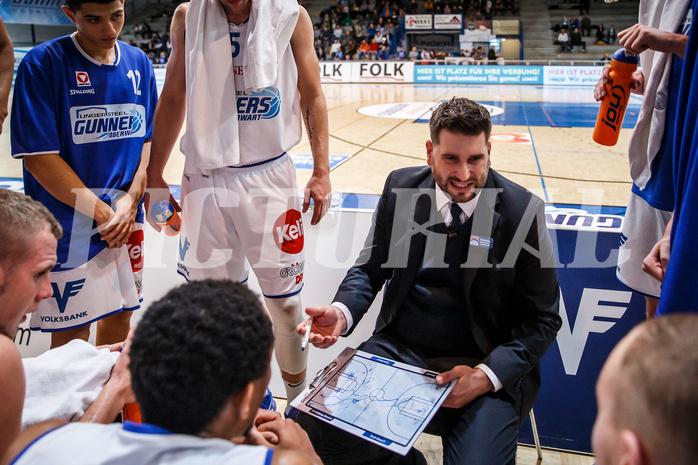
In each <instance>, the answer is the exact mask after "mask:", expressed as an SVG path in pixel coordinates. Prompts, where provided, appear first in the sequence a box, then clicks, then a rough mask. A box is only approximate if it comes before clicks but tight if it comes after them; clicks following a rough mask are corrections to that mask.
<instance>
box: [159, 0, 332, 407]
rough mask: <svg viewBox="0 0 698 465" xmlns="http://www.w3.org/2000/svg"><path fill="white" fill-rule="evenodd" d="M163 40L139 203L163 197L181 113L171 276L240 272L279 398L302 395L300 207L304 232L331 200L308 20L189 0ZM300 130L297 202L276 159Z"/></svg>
mask: <svg viewBox="0 0 698 465" xmlns="http://www.w3.org/2000/svg"><path fill="white" fill-rule="evenodd" d="M185 29H186V34H185ZM171 37H172V54H171V56H170V61H169V63H168V66H167V76H166V79H165V84H164V88H163V90H162V94H161V97H160V101H159V103H158V107H157V110H156V112H155V125H154V132H153V149H152V156H151V161H150V165H149V167H148V191H149V195H151V196H152V197H151V199H150V203H152V201H154V200H155V198H156V196H158V198H167V196H168V195H169V189H168V185H167V183H166V182H165V180H164V178H163V170H164V168H165V165H166V163H167V160H168V158H169V155H170V152H171V151H172V148H173V146H174V144H175V142H176V140H177V138H178V136H179V134H180V130H181V128H182V125H183V123H184V121H185V115H186V134H185V136H184V138H183V139H182V143H181V148H182V151H183V152H184V154H185V157H186V158H185V165H184V173H183V178H182V200H181V201H182V228H181V232H180V234H179V251H178V252H179V253H178V270H177V271H178V272H179V273H180V274H181V275H183V276H184V277H185V278H186V279H187V280H200V279H205V278H217V279H220V278H229V279H232V280H234V281H240V282H245V281H246V280H247V278H248V274H249V270H248V263H249V265H251V267H252V269H253V270H254V272H255V275H256V277H257V280H258V282H259V284H260V287H261V289H262V292H263V294H264V299H265V302H266V306H267V309H268V310H269V313H270V314H271V317H272V319H273V321H274V332H275V350H276V360H277V362H278V365H279V367H280V368H281V376H282V378H283V380H284V385H285V387H286V396H287V398H288V400H289V401H290V400H292V399H294V398H295V397H296V396H297V395H298V394H300V392H302V390H303V388H304V387H305V371H306V362H307V351H301V341H302V338H301V337H300V336H299V335H298V334H297V333H296V331H295V327H296V325H297V324H298V323H300V322H301V321H302V320H303V318H304V315H303V312H302V307H301V301H300V295H299V293H300V291H301V288H302V286H303V272H304V264H305V262H304V255H303V239H304V229H303V228H304V224H303V219H302V216H301V211H303V212H305V211H307V210H308V207H309V203H310V199H311V198H312V200H313V203H314V210H313V216H312V220H311V224H313V225H315V224H317V223H318V222H319V221H320V219H321V218H322V217H323V215H324V214H325V212H326V210H327V207H328V206H329V202H330V198H331V187H330V179H329V161H328V122H327V107H326V103H325V97H324V94H323V92H322V88H321V84H320V77H319V74H318V60H317V57H316V55H315V51H314V48H313V28H312V23H311V20H310V17H309V16H308V13H307V12H306V11H305V9H304V8H302V7H300V6H299V5H298V3H297V1H296V0H282V1H275V2H262V1H260V2H257V1H256V0H194V1H192V2H190V3H185V4H182V5H180V6H179V7H178V9H177V10H176V11H175V14H174V18H173V20H172V27H171ZM303 123H305V126H306V130H307V134H308V140H309V142H310V149H311V151H312V155H313V161H314V169H313V174H312V176H311V178H310V180H309V181H308V185H307V187H306V189H305V197H304V198H303V197H302V195H299V189H298V186H297V183H296V173H295V167H294V164H293V161H292V160H291V158H290V156H289V155H288V154H287V151H289V150H291V149H292V148H293V147H294V146H295V145H297V144H298V142H300V140H301V136H302V128H301V126H302V125H303ZM151 192H152V193H151ZM146 200H148V199H146ZM170 200H171V202H173V203H174V200H173V199H172V198H171V197H170ZM175 207H176V208H179V206H178V205H176V204H175ZM146 211H147V208H146ZM151 224H153V222H152V221H151ZM154 227H156V228H157V229H159V228H158V227H157V225H154Z"/></svg>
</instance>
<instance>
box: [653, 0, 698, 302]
mask: <svg viewBox="0 0 698 465" xmlns="http://www.w3.org/2000/svg"><path fill="white" fill-rule="evenodd" d="M692 7H693V8H694V10H693V11H696V10H695V8H696V7H698V0H694V1H693V2H692ZM697 54H698V28H692V29H691V32H690V33H689V35H688V44H687V45H686V54H685V59H684V66H683V72H682V73H681V85H680V86H679V100H678V102H677V111H676V125H675V127H674V151H673V162H674V166H673V168H674V191H675V199H676V200H675V204H674V222H673V227H672V229H671V257H670V259H669V265H668V267H667V270H666V275H665V276H664V282H663V283H662V295H661V298H660V299H659V307H658V308H657V313H656V316H662V315H666V314H669V313H676V312H694V313H695V312H698V300H696V298H695V294H694V293H695V290H696V286H697V285H698V274H696V270H695V268H696V261H697V260H698V248H696V245H695V227H696V225H698V202H696V199H698V182H696V180H697V179H698V159H697V157H696V154H698V132H697V131H696V128H698V86H696V84H695V83H696V79H697V78H698V60H697V59H696V55H697Z"/></svg>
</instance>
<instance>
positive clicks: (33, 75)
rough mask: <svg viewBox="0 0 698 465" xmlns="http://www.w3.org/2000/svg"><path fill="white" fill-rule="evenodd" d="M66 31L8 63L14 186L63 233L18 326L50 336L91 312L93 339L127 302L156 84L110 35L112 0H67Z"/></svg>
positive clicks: (121, 331) (122, 322)
mask: <svg viewBox="0 0 698 465" xmlns="http://www.w3.org/2000/svg"><path fill="white" fill-rule="evenodd" d="M63 11H64V12H65V14H66V16H67V17H68V18H70V20H71V21H72V22H73V23H75V25H76V27H77V31H76V32H74V33H73V34H71V35H69V36H65V37H61V38H58V39H55V40H51V41H48V42H45V43H44V44H41V45H39V46H37V47H35V48H34V49H32V50H31V51H30V52H29V53H28V54H27V55H26V56H25V58H24V60H23V61H22V63H21V64H20V66H19V68H18V70H17V80H16V85H15V91H14V99H13V103H12V105H13V106H12V116H11V131H12V156H13V157H15V158H21V159H22V160H23V162H24V183H25V191H26V193H27V194H29V195H30V196H31V197H33V198H34V199H36V200H39V201H40V202H42V203H43V204H44V205H46V206H47V207H48V209H49V210H50V211H51V212H52V213H53V214H54V215H55V216H56V218H57V219H58V221H59V222H60V224H61V226H62V227H63V231H64V235H63V237H62V238H61V239H60V240H59V242H58V260H57V263H56V266H55V267H54V268H53V270H52V272H51V277H50V278H51V288H52V290H53V295H52V297H51V298H49V299H46V300H43V301H42V302H41V303H40V304H39V310H38V311H37V312H36V313H35V314H34V315H33V316H32V319H31V322H30V327H31V328H32V329H38V330H42V331H49V332H51V333H52V337H51V346H52V347H56V346H60V345H62V344H65V343H66V342H68V341H70V340H72V339H75V338H81V339H85V340H87V339H88V337H89V334H90V324H91V323H93V322H95V321H96V322H97V344H109V343H115V342H120V341H123V340H124V339H125V338H126V336H127V334H128V330H129V326H130V324H129V322H130V318H131V311H133V310H135V309H138V308H139V302H140V299H141V273H142V266H143V227H142V222H143V214H142V209H141V207H140V204H141V201H142V197H143V191H144V189H145V174H146V173H145V169H146V166H147V164H148V159H149V155H150V142H149V140H150V136H151V126H152V120H153V114H154V111H155V105H156V103H157V92H156V87H155V78H154V73H153V68H152V65H151V64H150V62H149V61H148V58H147V57H146V55H145V54H144V53H143V52H142V51H141V50H139V49H137V48H135V47H132V46H130V45H127V44H125V43H123V42H119V41H118V40H117V37H118V35H119V33H120V32H121V28H122V27H123V24H124V3H123V0H95V1H88V2H85V1H83V0H68V2H67V5H66V6H64V7H63Z"/></svg>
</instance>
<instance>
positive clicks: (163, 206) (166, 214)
mask: <svg viewBox="0 0 698 465" xmlns="http://www.w3.org/2000/svg"><path fill="white" fill-rule="evenodd" d="M150 216H151V217H152V218H153V220H155V222H156V223H157V224H158V225H159V226H160V227H161V228H162V230H163V232H164V233H165V234H167V235H168V236H176V235H177V234H179V228H180V227H181V224H182V221H181V220H180V218H179V213H177V210H175V208H174V206H173V205H172V204H171V203H170V202H169V201H168V200H159V201H157V202H155V203H154V204H153V206H152V207H150Z"/></svg>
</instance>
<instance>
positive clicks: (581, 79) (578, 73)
mask: <svg viewBox="0 0 698 465" xmlns="http://www.w3.org/2000/svg"><path fill="white" fill-rule="evenodd" d="M602 69H603V67H602V66H546V67H545V75H544V78H543V83H544V84H545V85H563V86H595V85H596V83H597V82H598V81H599V79H600V78H601V70H602Z"/></svg>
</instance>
